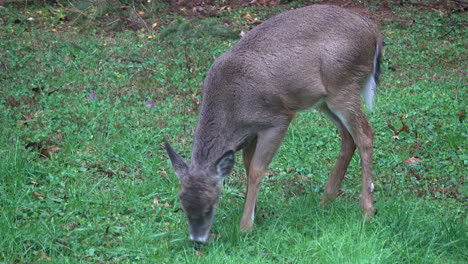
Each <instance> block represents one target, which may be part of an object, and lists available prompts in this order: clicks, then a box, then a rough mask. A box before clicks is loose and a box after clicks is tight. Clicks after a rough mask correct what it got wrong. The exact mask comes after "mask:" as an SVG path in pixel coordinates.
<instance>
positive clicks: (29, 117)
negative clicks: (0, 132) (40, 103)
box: [18, 111, 42, 124]
mask: <svg viewBox="0 0 468 264" xmlns="http://www.w3.org/2000/svg"><path fill="white" fill-rule="evenodd" d="M41 113H42V111H39V112H37V113H29V114H28V115H27V116H25V115H23V117H24V120H18V123H20V124H26V123H29V122H31V121H34V119H36V118H38V117H39V115H40V114H41Z"/></svg>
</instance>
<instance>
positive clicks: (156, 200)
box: [153, 196, 171, 209]
mask: <svg viewBox="0 0 468 264" xmlns="http://www.w3.org/2000/svg"><path fill="white" fill-rule="evenodd" d="M153 203H154V204H155V205H156V206H164V207H166V208H169V207H171V205H170V204H169V203H168V202H165V203H161V202H159V197H158V196H155V197H154V200H153ZM153 209H154V208H153Z"/></svg>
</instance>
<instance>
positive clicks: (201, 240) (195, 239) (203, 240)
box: [190, 234, 208, 244]
mask: <svg viewBox="0 0 468 264" xmlns="http://www.w3.org/2000/svg"><path fill="white" fill-rule="evenodd" d="M190 240H192V241H193V242H197V243H203V244H204V243H206V241H207V240H208V234H206V235H202V236H193V235H190Z"/></svg>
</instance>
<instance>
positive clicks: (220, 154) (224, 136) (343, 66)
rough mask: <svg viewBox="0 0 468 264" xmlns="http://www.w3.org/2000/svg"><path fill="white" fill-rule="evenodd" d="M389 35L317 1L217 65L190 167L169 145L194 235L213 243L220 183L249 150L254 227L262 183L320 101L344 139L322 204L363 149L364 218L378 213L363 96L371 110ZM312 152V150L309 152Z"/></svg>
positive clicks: (261, 29)
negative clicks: (237, 156)
mask: <svg viewBox="0 0 468 264" xmlns="http://www.w3.org/2000/svg"><path fill="white" fill-rule="evenodd" d="M381 47H382V38H381V35H380V33H379V30H378V28H377V26H376V25H375V24H374V23H373V22H371V21H370V20H368V19H367V18H365V17H363V16H361V15H359V14H355V13H351V12H349V11H347V10H345V9H342V8H339V7H336V6H325V5H313V6H309V7H305V8H301V9H297V10H292V11H288V12H285V13H282V14H280V15H277V16H275V17H273V18H270V19H269V20H267V21H265V22H264V23H262V24H261V25H259V26H257V27H256V28H254V29H252V30H251V31H250V32H249V33H248V34H247V35H245V36H244V37H243V38H242V39H241V40H240V41H239V42H238V43H237V44H236V45H235V46H234V47H233V48H232V50H231V51H229V52H227V53H225V54H224V55H222V56H221V57H219V58H218V59H217V60H216V61H215V62H214V64H213V66H212V67H211V69H210V71H209V72H208V75H207V77H206V79H205V83H204V87H203V101H202V105H201V111H200V117H199V121H198V125H197V128H196V132H195V138H194V144H193V152H192V161H191V164H190V165H189V164H187V163H186V162H185V161H184V160H183V159H182V157H181V156H180V155H179V154H178V153H176V152H175V151H174V150H173V149H172V147H171V146H170V145H169V144H168V143H166V144H165V146H166V150H167V153H168V155H169V157H170V159H171V162H172V165H173V167H174V169H175V172H176V174H177V175H178V176H179V178H180V183H181V185H182V191H181V192H180V199H181V206H182V208H183V210H184V211H185V213H186V214H187V217H188V224H189V231H190V239H191V240H193V241H196V242H206V241H207V238H208V233H209V230H210V227H211V224H212V223H213V218H214V214H215V211H216V206H217V204H218V200H219V196H220V192H221V186H222V180H223V178H224V177H226V176H228V175H229V174H230V172H231V170H232V168H233V165H234V152H235V151H238V150H240V149H242V150H243V153H242V157H243V161H244V165H245V168H246V170H247V184H248V185H247V197H246V201H245V208H244V213H243V215H242V219H241V223H240V229H241V230H242V231H246V230H249V229H251V228H252V227H253V224H254V211H255V207H256V200H257V193H258V191H259V187H260V182H261V180H262V178H263V177H264V176H265V173H266V170H267V169H268V166H269V164H270V162H271V160H272V158H273V156H274V155H275V152H276V150H277V149H278V147H279V146H280V144H281V142H282V140H283V137H284V136H285V133H286V130H287V128H288V126H289V123H290V122H291V120H292V119H293V117H294V115H295V114H296V113H297V112H298V111H302V110H308V109H311V108H314V107H315V108H318V109H320V110H321V111H323V112H324V113H325V114H326V115H327V116H328V117H330V119H331V120H332V121H333V122H334V123H335V124H336V125H337V126H338V129H339V131H340V133H341V138H342V145H341V150H340V154H339V156H338V161H337V162H336V165H335V167H334V169H333V171H332V172H331V176H330V179H329V180H328V183H327V185H326V187H325V193H324V195H323V199H322V201H321V203H326V202H328V201H332V200H334V199H335V198H336V197H337V196H338V191H339V190H338V189H339V186H340V184H341V182H342V180H343V177H344V175H345V173H346V170H347V168H348V165H349V162H350V160H351V158H352V156H353V154H354V151H355V149H356V146H357V148H358V149H359V154H360V157H361V164H362V199H361V208H362V213H363V215H364V216H365V217H366V218H367V219H370V218H371V217H372V216H373V215H374V207H373V200H374V198H373V190H374V186H373V183H372V145H373V134H374V131H373V129H372V128H371V126H370V125H369V123H368V121H367V117H366V115H365V114H364V112H363V109H362V102H361V97H360V94H361V92H362V93H363V95H364V99H365V101H366V104H367V105H368V106H369V107H372V101H373V98H374V93H375V91H376V82H377V77H378V73H379V58H380V54H381ZM305 155H306V153H305Z"/></svg>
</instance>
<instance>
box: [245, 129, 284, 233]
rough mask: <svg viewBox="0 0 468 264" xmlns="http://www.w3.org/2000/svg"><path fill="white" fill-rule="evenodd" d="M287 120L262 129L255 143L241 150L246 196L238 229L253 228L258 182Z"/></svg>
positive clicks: (278, 142)
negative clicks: (279, 124)
mask: <svg viewBox="0 0 468 264" xmlns="http://www.w3.org/2000/svg"><path fill="white" fill-rule="evenodd" d="M288 125H289V122H288V123H287V124H285V125H284V126H280V127H275V128H271V129H268V130H266V131H262V132H260V133H259V134H258V135H257V141H256V145H253V144H255V143H251V144H249V145H248V146H247V147H246V148H245V149H244V152H243V159H244V165H245V166H246V167H247V168H248V169H247V196H246V199H245V207H244V213H243V214H242V219H241V223H240V231H241V232H245V231H248V230H250V229H252V228H253V223H254V216H255V207H256V203H257V194H258V191H259V189H260V183H261V181H262V179H263V177H264V176H265V173H266V170H267V169H268V166H269V165H270V162H271V160H272V159H273V156H274V155H275V153H276V150H277V149H278V148H279V146H280V145H281V142H282V141H283V138H284V135H285V134H286V130H287V127H288Z"/></svg>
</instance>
